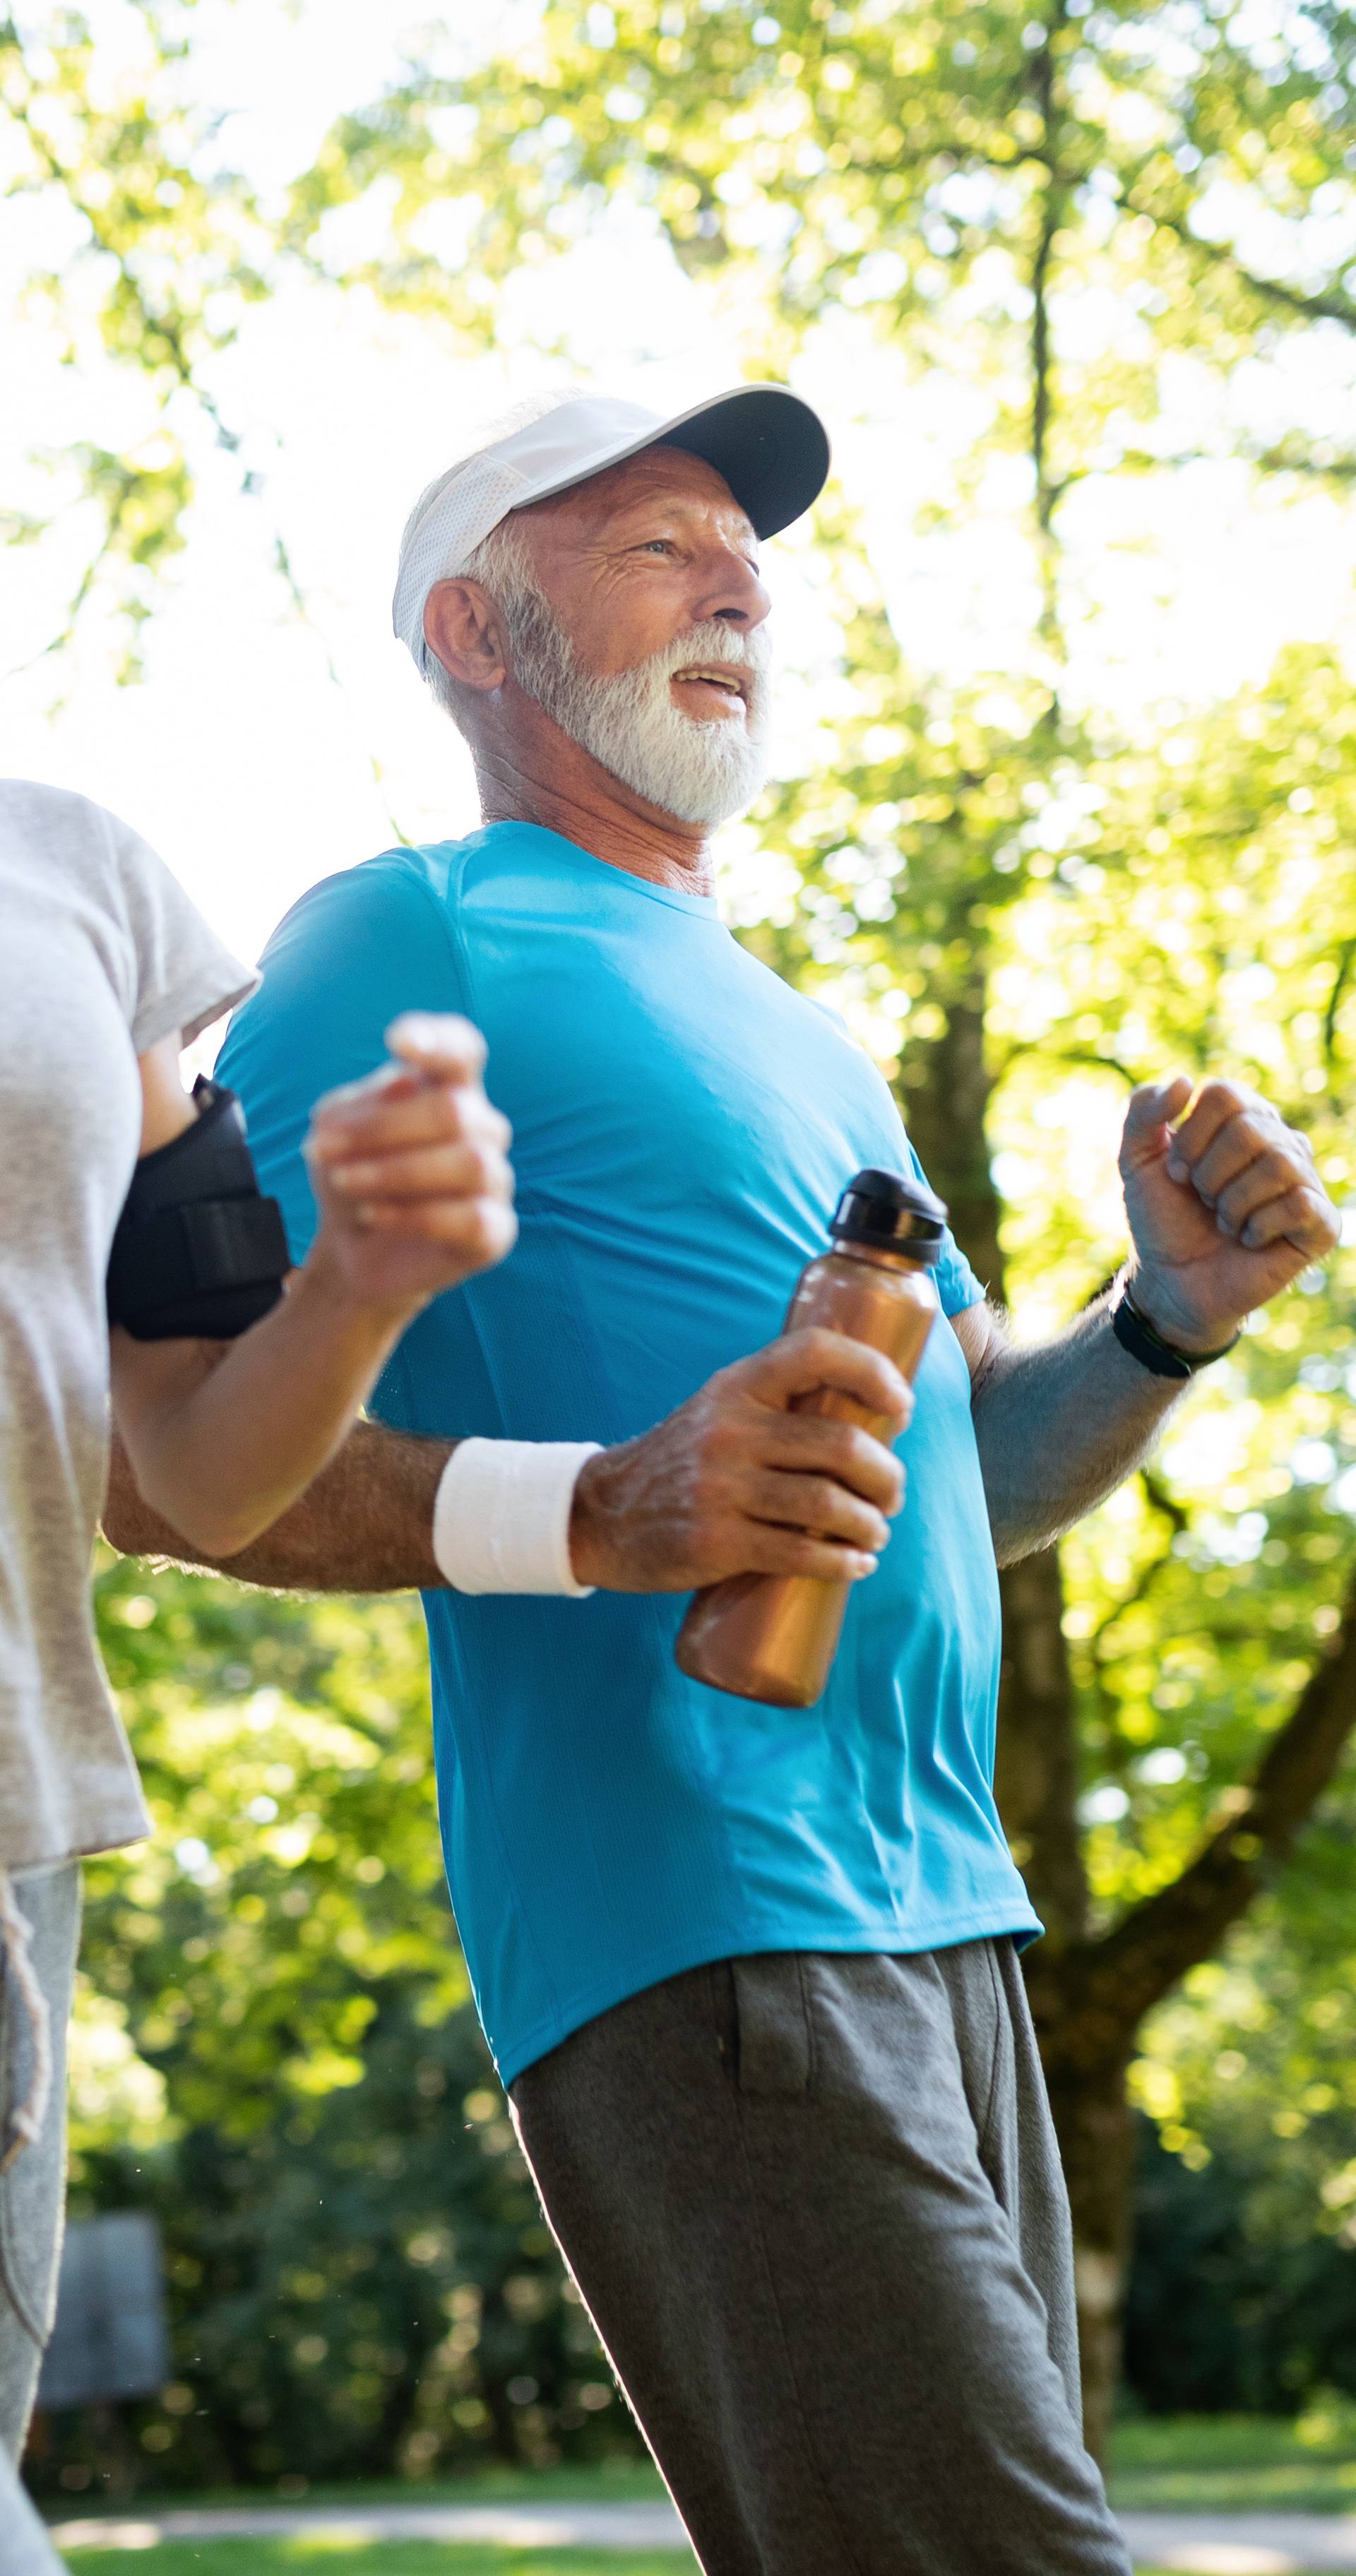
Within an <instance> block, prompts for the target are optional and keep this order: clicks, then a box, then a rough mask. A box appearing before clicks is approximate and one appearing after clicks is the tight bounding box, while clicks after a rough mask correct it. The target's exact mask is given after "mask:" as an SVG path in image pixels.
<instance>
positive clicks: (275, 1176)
mask: <svg viewBox="0 0 1356 2576" xmlns="http://www.w3.org/2000/svg"><path fill="white" fill-rule="evenodd" d="M261 967H262V975H263V981H262V983H261V985H260V988H259V991H258V992H257V993H256V994H255V996H254V998H253V1000H252V1001H249V1002H247V1003H246V1005H245V1007H244V1009H243V1010H242V1011H238V1012H237V1014H236V1016H235V1018H234V1019H233V1020H232V1022H231V1025H230V1028H229V1030H228V1032H227V1036H226V1043H225V1046H224V1047H223V1048H222V1051H221V1055H220V1057H219V1058H218V1062H217V1073H218V1076H219V1078H220V1079H221V1080H222V1081H223V1082H228V1083H229V1084H230V1086H231V1088H232V1090H233V1091H237V1092H238V1093H239V1095H240V1098H241V1101H242V1103H243V1105H244V1110H245V1120H246V1125H247V1127H248V1130H249V1139H250V1147H251V1150H252V1152H253V1155H254V1163H255V1169H256V1171H257V1172H258V1174H259V1181H260V1186H261V1188H263V1189H265V1190H267V1191H268V1192H269V1193H270V1194H271V1195H272V1196H273V1197H275V1198H277V1199H278V1200H280V1201H281V1204H282V1211H283V1216H284V1218H285V1220H286V1225H287V1233H288V1240H289V1242H290V1244H291V1247H292V1257H293V1259H294V1260H296V1261H301V1260H303V1259H304V1258H305V1255H306V1253H307V1251H308V1249H309V1247H310V1242H311V1238H312V1236H313V1234H314V1233H315V1223H316V1209H315V1200H314V1198H313V1196H312V1193H311V1184H310V1178H309V1175H308V1173H307V1169H306V1162H305V1157H304V1154H303V1150H302V1149H303V1147H304V1145H305V1142H306V1132H307V1129H308V1128H309V1126H310V1123H311V1112H312V1110H313V1109H314V1107H315V1104H316V1102H317V1100H319V1099H320V1098H321V1097H322V1095H323V1094H324V1093H325V1092H327V1091H333V1090H335V1089H336V1088H337V1086H338V1085H339V1084H340V1083H345V1082H358V1081H361V1079H362V1077H363V1076H364V1074H369V1073H373V1072H375V1070H376V1068H377V1066H378V1065H379V1064H382V1063H384V1062H385V1059H386V1031H387V1029H388V1028H389V1027H390V1024H391V1022H392V1020H394V1019H396V1018H397V1017H398V1016H399V1014H400V1012H402V1011H409V1010H421V1011H465V1009H466V1004H465V1001H464V999H463V990H462V982H461V976H460V972H459V967H458V960H457V954H456V949H455V946H454V941H453V937H452V934H451V929H450V925H449V923H448V919H447V915H446V911H445V909H444V906H443V904H442V902H441V901H440V900H439V899H438V897H437V896H435V894H434V892H433V890H432V888H431V887H430V885H429V883H428V880H427V878H426V877H425V876H424V875H423V874H422V872H421V869H420V866H419V862H418V860H417V858H410V859H407V858H406V857H405V856H404V854H403V853H399V852H396V853H392V854H390V855H388V856H386V857H383V858H379V859H369V860H367V861H366V862H365V863H364V864H363V865H362V866H361V867H357V868H349V869H346V870H345V872H344V873H343V875H341V876H334V877H327V878H326V879H325V880H324V882H323V884H321V885H318V886H313V887H312V888H311V890H310V892H309V893H308V894H305V895H303V897H302V899H301V901H300V903H298V904H296V905H294V907H293V909H292V911H291V912H290V913H289V914H288V915H287V918H286V920H285V921H283V922H282V923H281V924H280V925H279V927H278V929H277V930H276V931H275V932H274V934H273V937H272V939H271V940H270V941H269V944H268V946H267V948H266V949H265V951H264V954H263V958H262V960H261Z"/></svg>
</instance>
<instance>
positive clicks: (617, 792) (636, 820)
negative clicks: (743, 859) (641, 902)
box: [473, 699, 715, 894]
mask: <svg viewBox="0 0 1356 2576" xmlns="http://www.w3.org/2000/svg"><path fill="white" fill-rule="evenodd" d="M519 703H520V707H521V708H523V709H525V708H526V707H532V708H533V716H534V718H535V721H529V723H528V724H527V725H525V726H524V727H523V728H522V730H521V732H520V733H519V734H518V735H517V738H516V739H515V740H514V742H513V743H512V745H511V746H510V745H508V744H506V743H505V742H504V741H503V740H502V739H501V740H486V739H482V740H481V741H479V742H477V743H476V744H475V745H474V746H473V748H474V755H475V764H476V782H477V785H478V787H479V790H480V810H481V818H482V820H483V821H484V822H486V823H536V824H539V825H540V827H541V829H542V830H543V831H546V832H558V833H559V834H560V836H561V838H562V840H566V841H573V842H574V844H575V846H576V848H577V849H581V850H588V851H589V852H590V853H591V854H592V856H593V857H594V858H595V859H602V860H603V861H604V862H605V864H606V865H607V866H608V867H610V868H621V869H623V870H624V871H625V873H626V874H627V875H628V876H633V877H645V878H647V879H648V880H649V882H650V884H651V885H663V886H673V887H675V888H677V889H678V890H679V891H680V892H682V893H684V894H712V893H714V891H715V875H714V871H713V868H712V862H711V827H710V826H709V824H705V823H680V822H679V821H678V819H677V817H676V816H675V815H673V814H665V813H662V812H661V811H660V809H659V807H658V806H657V805H649V804H647V803H646V801H645V798H644V797H643V796H637V795H635V794H633V792H632V790H631V789H630V788H629V787H623V785H622V783H621V781H620V779H617V778H613V777H612V776H611V775H610V773H609V772H608V771H607V770H605V769H604V768H603V767H602V766H601V765H600V763H599V762H598V761H596V760H595V759H594V758H593V756H592V754H591V753H590V752H587V751H584V750H583V749H581V747H580V745H579V744H578V743H577V742H572V741H571V739H570V737H569V735H568V734H566V733H562V731H561V729H560V727H559V725H556V724H553V723H552V721H551V719H550V717H549V716H546V715H543V714H542V711H541V709H540V708H538V707H535V706H534V703H533V701H532V700H530V699H528V700H521V699H520V702H519Z"/></svg>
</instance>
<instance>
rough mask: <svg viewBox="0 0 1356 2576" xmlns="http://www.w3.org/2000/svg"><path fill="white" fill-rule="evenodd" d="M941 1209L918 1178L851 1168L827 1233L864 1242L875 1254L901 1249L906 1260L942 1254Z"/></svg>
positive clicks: (839, 1240)
mask: <svg viewBox="0 0 1356 2576" xmlns="http://www.w3.org/2000/svg"><path fill="white" fill-rule="evenodd" d="M945 1228H946V1209H945V1207H944V1205H943V1203H942V1201H941V1200H940V1199H939V1198H934V1196H933V1194H932V1191H931V1190H929V1189H925V1188H924V1186H923V1183H922V1182H921V1181H915V1180H913V1179H911V1178H910V1177H909V1175H908V1174H907V1173H905V1172H877V1171H867V1172H854V1173H853V1176H852V1178H851V1180H850V1181H849V1182H848V1185H847V1188H846V1189H845V1190H844V1192H843V1195H842V1197H841V1198H840V1200H839V1202H838V1206H837V1209H836V1211H835V1214H834V1218H833V1222H832V1224H831V1225H830V1227H829V1232H830V1234H831V1235H832V1236H833V1239H834V1242H835V1243H869V1244H871V1245H872V1246H873V1247H874V1248H875V1250H876V1251H878V1252H901V1253H903V1255H904V1257H905V1259H906V1260H908V1261H922V1262H927V1263H929V1264H930V1263H932V1262H934V1261H940V1260H941V1257H942V1236H943V1233H944V1231H945Z"/></svg>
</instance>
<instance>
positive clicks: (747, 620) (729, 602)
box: [694, 547, 772, 635]
mask: <svg viewBox="0 0 1356 2576" xmlns="http://www.w3.org/2000/svg"><path fill="white" fill-rule="evenodd" d="M694 606H695V609H696V615H697V618H698V619H699V620H705V619H708V618H714V619H716V620H717V621H719V622H722V623H724V624H725V625H727V626H737V627H738V628H739V629H740V632H741V633H742V634H745V635H751V634H752V633H753V630H754V628H755V627H756V626H761V625H762V623H763V620H764V619H765V618H766V617H767V616H769V615H770V614H771V609H772V602H771V600H770V599H769V597H768V594H767V592H766V590H765V589H764V587H763V583H762V580H761V578H760V576H759V574H758V572H757V570H756V568H755V566H754V565H753V564H751V563H749V562H748V560H747V559H746V557H745V556H743V555H741V554H737V553H736V552H735V551H734V549H733V548H732V547H722V548H721V551H720V556H719V559H718V560H717V561H716V562H714V563H713V564H712V566H711V568H710V571H709V573H708V574H707V576H706V579H705V580H704V582H703V584H702V587H701V591H700V593H699V596H698V598H697V600H696V602H694Z"/></svg>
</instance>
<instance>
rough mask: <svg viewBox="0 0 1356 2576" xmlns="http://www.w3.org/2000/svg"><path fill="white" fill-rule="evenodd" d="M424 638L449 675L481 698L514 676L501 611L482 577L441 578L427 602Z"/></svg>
mask: <svg viewBox="0 0 1356 2576" xmlns="http://www.w3.org/2000/svg"><path fill="white" fill-rule="evenodd" d="M424 641H425V643H426V644H427V646H428V649H429V651H430V653H436V655H437V657H438V660H439V661H440V662H441V664H442V666H443V669H444V670H445V671H446V673H447V675H448V678H449V679H451V680H456V681H459V682H460V684H461V686H462V687H463V688H465V689H474V690H475V692H476V694H477V696H478V697H488V696H490V695H491V693H492V692H493V691H494V690H495V689H502V687H503V685H504V682H505V680H506V679H507V678H508V670H509V665H508V653H507V638H506V636H505V634H504V631H503V626H502V622H501V619H500V613H499V610H498V609H497V608H496V606H495V603H494V601H493V600H492V599H491V597H490V595H489V592H488V591H486V590H482V589H481V586H480V584H479V582H478V581H435V583H434V585H433V588H432V590H431V591H430V592H429V595H428V597H427V599H426V600H425V602H424Z"/></svg>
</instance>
